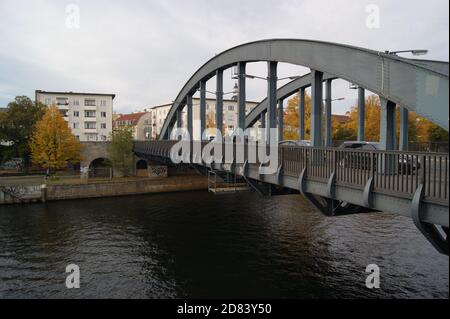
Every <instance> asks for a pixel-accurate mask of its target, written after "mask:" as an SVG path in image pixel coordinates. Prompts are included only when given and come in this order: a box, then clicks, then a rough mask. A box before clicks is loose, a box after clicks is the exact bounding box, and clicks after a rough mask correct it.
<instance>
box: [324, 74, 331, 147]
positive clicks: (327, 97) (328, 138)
mask: <svg viewBox="0 0 450 319" xmlns="http://www.w3.org/2000/svg"><path fill="white" fill-rule="evenodd" d="M325 146H326V147H331V79H329V80H327V81H326V82H325Z"/></svg>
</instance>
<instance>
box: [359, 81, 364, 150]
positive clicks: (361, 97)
mask: <svg viewBox="0 0 450 319" xmlns="http://www.w3.org/2000/svg"><path fill="white" fill-rule="evenodd" d="M365 117H366V92H365V90H364V88H362V87H358V141H364V140H365V139H366V136H365V135H366V133H365V132H366V125H365Z"/></svg>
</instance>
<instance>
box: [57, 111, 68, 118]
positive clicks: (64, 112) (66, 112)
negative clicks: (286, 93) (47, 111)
mask: <svg viewBox="0 0 450 319" xmlns="http://www.w3.org/2000/svg"><path fill="white" fill-rule="evenodd" d="M59 113H61V116H62V117H68V116H69V114H68V113H69V111H67V110H59Z"/></svg>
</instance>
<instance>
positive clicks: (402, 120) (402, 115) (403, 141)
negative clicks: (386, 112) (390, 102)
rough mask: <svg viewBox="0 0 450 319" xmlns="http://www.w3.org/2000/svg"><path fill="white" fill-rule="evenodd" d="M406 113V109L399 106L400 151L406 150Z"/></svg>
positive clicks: (407, 113)
mask: <svg viewBox="0 0 450 319" xmlns="http://www.w3.org/2000/svg"><path fill="white" fill-rule="evenodd" d="M408 115H409V112H408V109H406V108H404V107H400V143H399V150H400V151H407V150H408V117H409V116H408Z"/></svg>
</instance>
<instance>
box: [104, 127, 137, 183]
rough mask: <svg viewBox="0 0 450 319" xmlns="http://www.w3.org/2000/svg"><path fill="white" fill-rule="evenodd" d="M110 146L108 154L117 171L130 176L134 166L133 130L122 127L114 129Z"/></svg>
mask: <svg viewBox="0 0 450 319" xmlns="http://www.w3.org/2000/svg"><path fill="white" fill-rule="evenodd" d="M110 138H111V143H110V144H109V146H108V154H109V158H110V160H111V164H112V166H113V168H114V171H115V172H118V173H119V174H122V175H124V176H130V175H131V173H132V167H133V130H132V128H130V127H126V126H125V127H122V128H120V129H117V130H114V131H113V132H112V133H111V135H110Z"/></svg>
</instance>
